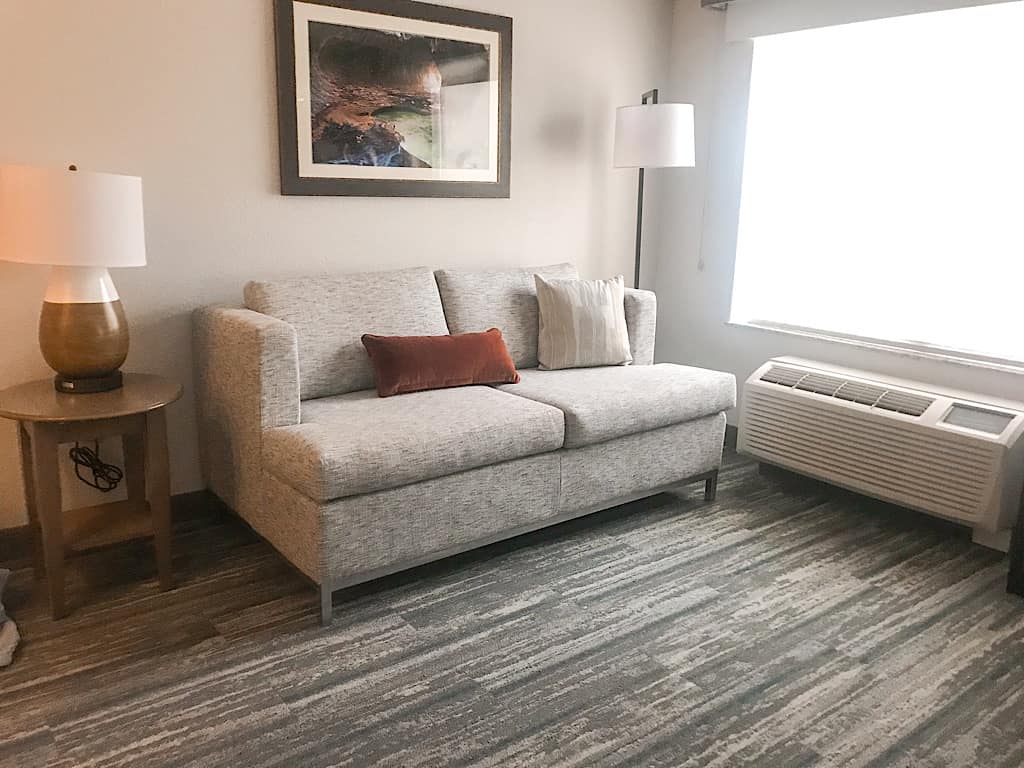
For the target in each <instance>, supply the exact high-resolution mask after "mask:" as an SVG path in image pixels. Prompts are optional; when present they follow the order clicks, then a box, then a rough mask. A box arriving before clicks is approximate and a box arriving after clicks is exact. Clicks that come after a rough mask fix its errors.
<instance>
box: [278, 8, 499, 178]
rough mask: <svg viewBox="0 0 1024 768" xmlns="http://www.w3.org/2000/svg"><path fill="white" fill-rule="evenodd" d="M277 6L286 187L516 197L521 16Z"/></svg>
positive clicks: (280, 119)
mask: <svg viewBox="0 0 1024 768" xmlns="http://www.w3.org/2000/svg"><path fill="white" fill-rule="evenodd" d="M275 3H276V6H275V11H276V21H277V78H278V87H277V90H278V125H279V129H280V130H279V134H280V143H281V192H282V194H285V195H379V196H388V197H508V196H509V169H510V165H511V162H510V159H511V154H510V152H511V147H510V142H511V133H512V131H511V125H512V123H511V113H510V109H511V100H512V94H511V89H512V19H510V18H506V17H504V16H494V15H492V14H488V13H479V12H476V11H466V10H461V9H457V8H447V7H444V6H439V5H432V4H429V3H420V2H413V1H412V0H302V1H300V0H275Z"/></svg>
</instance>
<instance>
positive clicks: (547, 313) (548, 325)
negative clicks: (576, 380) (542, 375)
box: [534, 275, 633, 371]
mask: <svg viewBox="0 0 1024 768" xmlns="http://www.w3.org/2000/svg"><path fill="white" fill-rule="evenodd" d="M534 280H535V281H536V283H537V301H538V303H539V304H540V337H539V338H538V341H537V359H538V360H539V362H540V367H541V370H545V371H553V370H558V369H559V368H591V367H594V366H598V365H628V364H629V363H632V362H633V356H632V355H631V354H630V352H629V333H628V331H627V330H626V309H625V306H624V301H625V288H624V287H623V281H622V276H621V275H620V276H619V277H615V278H612V279H611V280H545V279H544V278H543V277H541V276H540V275H534Z"/></svg>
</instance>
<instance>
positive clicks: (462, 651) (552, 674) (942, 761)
mask: <svg viewBox="0 0 1024 768" xmlns="http://www.w3.org/2000/svg"><path fill="white" fill-rule="evenodd" d="M701 492H702V486H699V485H697V486H693V488H692V489H688V490H687V491H686V492H685V493H682V494H679V495H663V496H659V497H656V498H653V499H649V500H646V501H643V502H638V503H636V504H632V505H629V506H627V507H623V508H619V509H617V510H612V511H610V512H608V513H602V514H599V515H595V516H592V517H590V518H588V519H586V520H583V521H576V522H573V523H570V524H567V525H564V526H560V527H559V528H556V529H549V530H547V531H542V532H538V533H536V534H531V535H529V536H527V537H523V538H522V539H520V540H517V541H515V542H512V543H504V544H500V545H495V546H493V547H489V548H487V549H486V550H482V551H478V552H475V553H470V554H467V555H463V556H459V557H457V558H453V559H451V560H448V561H445V562H444V563H440V564H434V565H431V566H426V567H424V568H420V569H417V570H416V571H414V572H411V573H408V574H401V575H399V576H396V577H392V578H389V579H387V580H385V581H383V582H380V583H377V584H374V585H370V586H364V587H361V588H359V589H356V590H352V591H350V592H348V593H346V594H343V595H337V596H336V598H335V615H336V618H335V626H334V627H332V628H330V629H320V628H319V627H318V626H317V605H316V603H317V600H316V594H315V592H314V590H313V589H312V588H311V587H310V586H309V585H308V584H307V583H306V582H305V581H304V580H303V579H302V578H300V577H299V576H297V575H296V574H295V572H294V571H292V570H291V569H290V567H288V566H287V565H286V564H285V563H284V562H283V561H282V560H281V559H280V558H279V557H278V556H277V555H276V554H275V553H274V552H273V550H272V549H270V548H269V547H268V546H267V545H266V544H264V543H263V542H261V541H259V540H258V539H257V538H256V537H255V536H253V535H252V533H251V532H249V531H248V530H247V529H246V528H245V527H244V526H242V525H241V524H240V523H239V522H237V521H236V520H234V519H233V518H231V517H230V516H227V515H225V514H223V513H222V512H221V511H219V510H217V509H216V508H213V507H203V506H200V507H198V508H196V509H193V510H190V511H187V512H186V513H185V514H181V515H179V516H178V520H177V525H176V529H175V541H174V553H175V557H174V568H175V572H176V576H177V579H178V584H179V586H178V588H177V589H176V590H175V591H173V592H170V593H161V592H159V591H158V590H157V587H156V585H155V581H154V579H153V575H154V566H153V563H152V557H151V554H150V550H149V548H148V547H147V546H146V545H145V544H143V543H136V544H129V545H121V546H117V547H114V548H111V549H107V550H105V551H101V552H96V553H93V554H89V555H86V556H82V557H79V558H76V559H75V560H73V561H72V562H71V565H70V567H69V571H70V574H71V579H72V580H73V583H72V584H71V585H70V588H69V597H70V599H71V604H72V606H73V613H72V615H71V616H70V617H68V618H67V619H65V620H63V621H60V622H53V621H50V620H49V619H48V618H47V611H46V606H45V602H44V600H43V591H42V589H40V588H39V586H38V585H33V582H32V574H31V571H30V570H29V569H28V568H26V567H21V568H20V569H19V570H17V571H16V573H15V577H14V578H13V580H12V584H11V585H10V594H9V595H8V599H7V602H8V605H9V608H10V611H11V613H12V615H13V616H14V617H15V619H16V620H17V621H18V623H19V626H20V628H21V632H22V635H23V638H24V639H23V645H22V647H21V648H20V649H19V651H18V655H17V657H16V660H15V664H14V665H13V666H12V667H11V668H10V669H8V670H6V671H0V766H17V768H30V767H32V766H47V767H50V766H53V767H56V768H67V767H69V766H133V768H136V767H138V766H260V767H262V766H335V765H346V766H367V765H383V766H441V765H444V766H449V765H450V766H469V765H474V766H477V765H479V766H520V765H522V766H604V765H637V766H745V765H751V766H811V765H814V766H817V765H821V766H915V767H919V768H939V767H940V766H954V767H955V766H964V767H967V766H984V767H985V768H1000V767H1005V768H1018V767H1019V766H1021V765H1024V740H1022V732H1024V600H1022V599H1020V598H1016V597H1013V596H1008V595H1006V594H1005V593H1004V591H1003V582H1004V579H1005V576H1006V563H1005V558H1003V557H1002V556H1001V555H999V554H998V553H995V552H992V551H989V550H986V549H983V548H981V547H978V546H975V545H973V544H971V542H970V538H969V535H968V534H967V533H966V532H965V531H963V530H960V529H957V528H955V527H953V526H950V525H947V524H944V523H941V522H938V521H935V520H932V519H930V518H927V517H924V516H921V515H917V514H913V513H910V512H906V511H904V510H899V509H896V508H893V507H889V506H887V505H883V504H880V503H876V502H873V501H870V500H867V499H863V498H859V497H856V496H853V495H851V494H847V493H844V492H841V491H838V490H835V489H830V488H828V487H826V486H823V485H819V484H816V483H812V482H809V481H803V480H799V479H795V478H792V477H790V476H786V475H781V474H774V473H773V474H767V475H763V474H761V473H759V472H758V469H757V467H756V466H755V465H754V464H752V463H749V462H746V461H744V460H742V459H739V458H737V457H735V456H730V457H729V463H728V466H727V469H726V470H725V471H724V472H723V475H722V479H721V482H720V485H719V497H718V501H717V502H716V503H714V504H711V505H706V504H704V503H703V501H702V493H701ZM22 565H23V566H24V564H22Z"/></svg>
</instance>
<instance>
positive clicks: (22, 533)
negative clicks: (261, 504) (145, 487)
mask: <svg viewBox="0 0 1024 768" xmlns="http://www.w3.org/2000/svg"><path fill="white" fill-rule="evenodd" d="M211 509H223V510H227V507H225V506H224V504H223V503H222V502H221V500H220V499H218V498H217V497H216V496H214V495H213V493H212V492H210V491H207V490H203V491H190V492H188V493H178V494H175V495H173V496H171V515H172V516H173V517H175V518H179V519H180V518H188V517H191V516H194V515H196V514H197V513H199V512H202V511H205V512H209V511H210V510H211ZM31 553H32V535H31V533H30V532H29V527H28V525H19V526H17V527H15V528H0V567H2V568H11V569H13V568H15V567H23V566H25V565H28V564H29V562H30V561H31V558H32V554H31Z"/></svg>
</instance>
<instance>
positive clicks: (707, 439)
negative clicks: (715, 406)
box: [558, 413, 725, 512]
mask: <svg viewBox="0 0 1024 768" xmlns="http://www.w3.org/2000/svg"><path fill="white" fill-rule="evenodd" d="M724 440H725V414H724V413H716V414H713V415H711V416H704V417H702V418H700V419H694V420H692V421H687V422H683V423H682V424H673V425H672V426H669V427H662V428H661V429H652V430H650V431H648V432H638V433H636V434H635V435H627V436H626V437H620V438H617V439H615V440H609V441H608V442H605V443H595V444H594V445H585V446H583V447H582V448H572V449H569V450H564V451H562V452H561V454H562V483H561V486H560V490H559V500H558V511H559V512H574V511H580V510H586V509H588V508H590V507H592V506H593V504H594V499H601V500H605V501H606V500H615V499H621V498H623V497H629V496H633V495H636V494H639V493H642V492H643V491H644V490H650V489H653V488H661V487H664V486H666V485H670V484H672V483H677V482H679V481H680V480H685V479H687V478H690V477H696V476H698V475H702V474H704V473H705V472H710V471H712V470H714V469H718V465H719V464H721V462H722V445H723V443H724Z"/></svg>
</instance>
